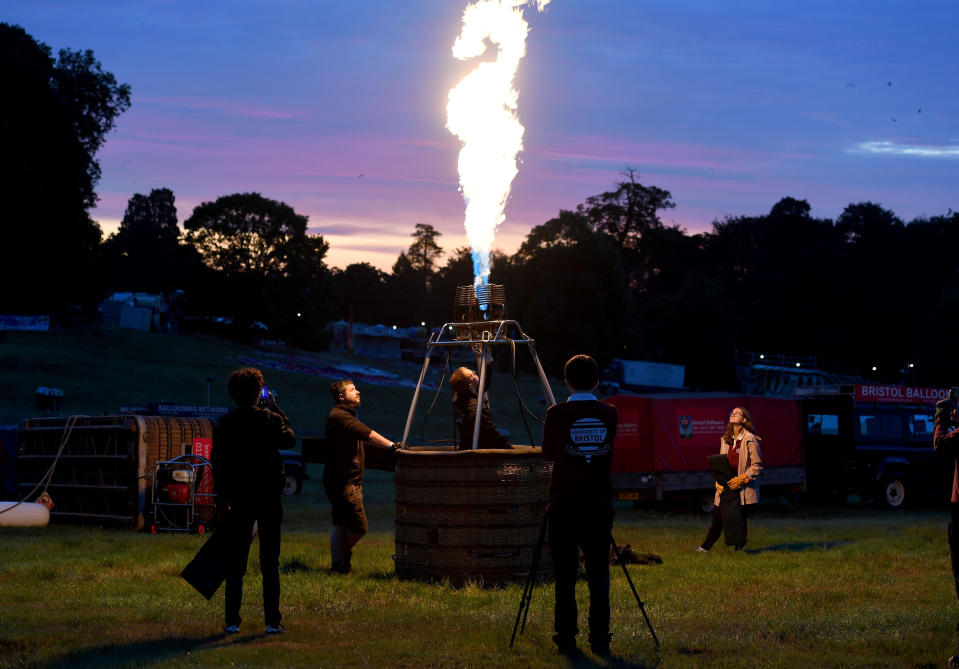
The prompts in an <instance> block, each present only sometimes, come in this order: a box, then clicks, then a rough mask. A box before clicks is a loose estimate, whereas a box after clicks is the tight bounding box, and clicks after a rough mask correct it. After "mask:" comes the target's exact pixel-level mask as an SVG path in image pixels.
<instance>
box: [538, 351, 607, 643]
mask: <svg viewBox="0 0 959 669" xmlns="http://www.w3.org/2000/svg"><path fill="white" fill-rule="evenodd" d="M563 372H564V377H565V379H566V387H567V389H568V390H569V393H570V395H569V399H568V400H567V401H566V402H561V403H559V404H554V405H553V406H551V407H550V408H549V409H547V411H546V423H545V425H544V426H543V457H545V458H546V459H547V460H552V461H553V474H552V477H551V479H550V484H549V507H548V509H547V512H546V513H547V515H548V528H549V543H550V552H551V555H552V558H553V572H554V576H555V593H556V602H555V607H554V620H553V628H554V631H555V634H554V635H553V642H554V643H555V644H556V647H557V649H558V651H559V652H560V653H561V654H563V655H567V656H573V655H576V654H577V653H578V650H577V648H576V634H577V633H578V631H579V630H578V628H577V624H576V619H577V612H576V577H577V573H578V571H579V549H580V548H582V551H583V557H584V559H585V563H586V580H587V583H588V584H589V645H590V647H591V648H592V650H593V652H594V653H596V654H597V655H604V656H605V655H609V652H610V651H609V641H610V634H609V551H610V544H611V542H612V529H613V503H612V480H611V476H610V472H611V467H612V460H613V442H614V441H615V439H616V425H617V417H616V408H615V407H613V406H611V405H609V404H606V403H604V402H600V401H599V400H597V399H596V396H595V395H594V394H593V393H594V391H595V390H596V386H597V385H598V384H599V368H598V367H597V365H596V361H595V360H593V358H591V357H589V356H588V355H575V356H573V357H572V358H570V359H569V360H568V361H567V362H566V366H565V367H564V370H563Z"/></svg>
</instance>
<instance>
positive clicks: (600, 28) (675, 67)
mask: <svg viewBox="0 0 959 669" xmlns="http://www.w3.org/2000/svg"><path fill="white" fill-rule="evenodd" d="M465 6H466V2H465V0H393V1H387V0H363V1H359V0H353V1H345V0H343V1H335V2H334V1H332V0H270V1H267V0H262V1H256V0H231V1H230V2H220V1H217V2H213V1H210V2H197V1H196V0H135V1H133V2H131V1H130V0H60V1H56V0H0V21H4V22H7V23H12V24H18V25H21V26H23V28H24V29H25V30H26V31H27V32H28V33H29V34H30V35H32V36H33V37H34V38H35V39H37V40H38V41H41V42H44V43H46V44H47V45H49V46H50V47H51V48H52V49H53V51H54V53H56V51H57V50H58V49H60V48H71V49H74V50H79V49H92V50H93V52H94V54H95V56H96V57H97V58H98V59H99V61H100V62H101V63H102V65H103V68H104V69H105V70H107V71H109V72H112V73H113V74H115V75H116V76H117V79H118V80H119V81H120V82H123V83H128V84H130V86H131V88H132V91H133V97H132V100H133V104H132V106H131V108H130V110H129V111H127V112H126V113H125V114H123V115H122V116H121V117H120V118H119V120H118V124H117V129H116V130H115V131H114V132H113V133H112V134H110V135H109V136H108V139H107V144H106V146H105V147H104V148H103V149H102V150H101V152H100V153H99V154H98V157H99V160H100V165H101V167H102V169H103V177H102V179H101V181H100V184H99V187H98V192H99V195H100V203H99V206H98V207H97V208H96V209H95V210H94V211H93V212H92V215H93V218H94V219H95V220H97V221H99V222H100V224H101V225H102V227H103V229H104V231H105V233H110V232H112V231H113V230H115V229H116V226H117V225H118V223H119V221H120V219H121V218H122V216H123V211H124V209H125V207H126V203H127V200H128V199H129V198H130V197H131V196H132V195H133V194H134V193H144V194H146V193H149V192H150V190H151V189H153V188H161V187H168V188H171V189H172V190H173V192H174V194H175V195H176V199H177V200H176V201H177V210H178V213H179V218H180V221H181V223H182V221H184V220H185V219H186V218H188V217H189V215H190V213H191V212H192V210H193V207H195V206H196V205H197V204H199V203H200V202H204V201H210V200H214V199H216V198H217V197H219V196H221V195H227V194H230V193H237V192H246V191H256V192H259V193H261V194H262V195H264V196H265V197H269V198H273V199H277V200H282V201H284V202H286V203H287V204H289V205H291V206H292V207H293V208H294V209H295V210H296V211H297V212H299V213H301V214H306V215H308V216H309V220H310V231H311V232H315V233H320V234H322V235H323V236H324V237H325V238H326V240H327V241H328V242H330V245H331V249H330V253H329V256H328V258H327V260H328V264H330V265H332V266H337V267H341V268H342V267H345V266H346V265H347V264H349V263H351V262H359V261H367V262H371V263H373V264H374V265H376V266H378V267H380V268H382V269H384V270H387V271H389V269H390V268H391V266H392V264H393V262H394V260H395V259H396V256H397V255H398V254H399V252H400V251H402V250H405V249H406V247H407V246H408V245H409V241H410V238H409V234H410V233H411V232H412V230H413V227H414V225H415V224H416V223H430V224H432V225H434V226H435V227H436V228H437V229H439V230H440V231H441V232H442V233H443V236H442V237H441V238H440V240H439V241H440V243H441V245H442V246H443V247H444V248H445V249H447V250H452V249H454V248H456V247H459V246H464V245H467V243H468V242H467V241H466V236H465V231H464V229H463V211H464V204H463V201H462V198H461V197H460V195H459V193H458V192H457V186H458V177H457V173H456V160H457V155H458V152H459V141H458V140H457V139H456V138H455V137H454V136H453V135H451V134H450V133H449V131H447V130H446V128H445V122H446V112H445V107H446V98H447V94H448V92H449V89H450V88H451V87H452V86H454V85H455V84H456V82H457V81H458V80H459V79H460V78H461V77H462V76H463V75H465V74H466V73H467V72H468V71H469V70H470V69H472V68H473V67H474V66H475V63H474V62H466V63H461V62H459V61H456V60H454V59H453V57H452V55H451V47H452V44H453V40H454V39H455V38H456V36H457V35H458V34H459V30H460V20H461V15H462V11H463V9H464V7H465ZM526 15H527V20H528V21H529V23H530V34H529V37H528V39H527V55H526V58H525V60H524V61H523V63H522V64H521V65H520V71H519V75H518V78H517V82H516V85H517V88H518V90H519V118H520V121H521V122H522V123H523V125H524V126H525V127H526V135H525V149H524V151H523V152H521V153H520V159H521V161H522V162H521V165H520V171H519V175H518V176H517V177H516V180H515V181H514V182H513V190H512V196H511V198H510V200H509V203H508V204H507V207H506V218H507V220H506V222H505V223H504V224H503V226H502V227H501V228H500V230H499V232H498V234H497V238H496V244H495V246H496V247H498V248H501V249H503V250H504V251H507V252H513V251H515V250H516V248H517V247H518V246H519V244H520V243H521V241H522V240H523V238H524V237H525V236H526V234H527V233H528V232H529V230H530V228H532V227H533V226H534V225H538V224H540V223H543V222H545V221H546V220H548V219H549V218H551V217H553V216H555V215H556V214H557V212H558V211H559V210H560V209H573V208H575V207H576V205H577V204H579V203H581V202H583V201H584V200H585V199H586V198H587V197H589V196H590V195H595V194H598V193H600V192H603V191H605V190H609V189H611V188H612V187H613V185H614V184H615V182H616V181H617V180H619V179H620V178H621V175H620V173H621V172H622V171H623V170H624V169H625V168H626V167H627V166H629V167H633V168H635V169H636V170H637V171H638V172H639V175H640V181H641V182H642V183H644V184H646V185H655V186H659V187H661V188H665V189H666V190H669V191H670V192H671V193H672V195H673V199H674V201H675V202H676V205H677V206H676V208H675V209H672V210H670V211H667V212H665V215H664V221H665V222H666V223H677V224H680V225H682V226H683V227H684V228H685V229H686V230H687V231H688V232H699V231H703V230H708V229H711V224H712V221H714V220H716V219H721V218H723V217H724V216H726V215H727V214H728V215H745V214H749V215H752V214H763V213H766V212H768V211H769V209H770V207H771V206H772V205H773V204H775V203H776V202H777V201H778V200H779V199H780V198H781V197H784V196H787V195H788V196H792V197H795V198H800V199H806V200H808V202H809V204H810V205H811V206H812V211H813V215H815V216H819V217H829V218H835V217H836V216H838V215H839V214H840V213H841V212H842V210H843V208H844V207H845V206H846V205H847V204H849V203H852V202H861V201H867V200H868V201H872V202H877V203H879V204H881V205H882V206H884V207H886V208H888V209H891V210H892V211H894V212H895V213H896V214H898V215H899V216H900V217H901V218H903V219H904V220H906V221H909V220H911V219H912V218H914V217H916V216H922V215H930V216H931V215H936V214H945V213H946V212H947V211H948V210H949V209H950V208H951V209H954V210H955V209H959V86H957V83H959V81H957V80H959V77H957V75H956V70H957V66H959V40H957V39H956V27H957V26H959V20H957V19H959V4H957V3H956V0H910V1H909V2H906V1H905V0H899V1H887V0H801V1H800V0H780V1H775V2H771V1H770V0H751V1H745V0H724V1H722V2H715V1H714V0H710V1H706V0H552V2H551V4H549V5H548V6H547V8H546V11H545V12H543V13H538V12H535V11H533V10H532V9H528V10H527V11H526ZM494 272H495V270H494Z"/></svg>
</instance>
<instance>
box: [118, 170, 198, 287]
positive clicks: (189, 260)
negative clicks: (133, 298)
mask: <svg viewBox="0 0 959 669" xmlns="http://www.w3.org/2000/svg"><path fill="white" fill-rule="evenodd" d="M103 254H104V258H105V259H106V262H107V269H108V272H109V283H108V285H107V287H108V288H110V289H117V290H132V291H143V292H161V293H166V292H170V291H173V290H176V289H186V288H189V287H192V286H193V284H194V283H195V282H197V281H199V280H200V276H201V274H202V273H203V265H202V262H201V261H200V257H199V254H198V253H197V251H196V249H195V248H194V247H193V246H190V245H185V244H181V243H180V229H179V227H178V226H177V215H176V203H175V199H174V196H173V191H171V190H170V189H169V188H156V189H154V190H152V191H150V194H149V195H142V194H140V193H137V194H136V195H134V196H133V197H131V198H130V201H129V202H128V203H127V209H126V212H125V213H124V215H123V220H122V221H121V222H120V229H119V230H117V232H116V233H115V234H114V235H111V237H110V238H109V239H107V241H106V242H105V243H104V245H103Z"/></svg>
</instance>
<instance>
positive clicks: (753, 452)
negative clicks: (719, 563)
mask: <svg viewBox="0 0 959 669" xmlns="http://www.w3.org/2000/svg"><path fill="white" fill-rule="evenodd" d="M755 429H756V428H755V427H753V419H752V416H750V415H749V411H747V410H746V408H745V407H736V408H734V409H733V410H732V411H731V412H730V413H729V423H728V424H727V425H726V432H725V434H724V435H723V437H722V439H720V441H719V453H720V455H726V457H728V458H729V465H730V467H732V469H733V471H735V472H736V476H734V477H733V478H731V479H729V487H730V489H732V490H738V491H739V504H740V507H739V516H740V519H741V520H740V522H741V523H742V538H743V540H742V542H741V543H738V544H736V550H737V551H738V550H740V549H741V548H742V547H743V546H745V545H746V541H747V540H746V536H747V535H746V518H747V515H748V513H747V511H748V509H749V507H750V506H752V505H753V504H758V503H759V481H758V480H757V479H758V478H759V472H761V471H762V469H763V462H762V455H761V453H760V450H759V442H760V439H759V437H757V436H756V435H755V433H754V431H755ZM722 492H723V486H721V485H719V484H718V483H717V484H716V499H715V501H714V504H715V507H714V508H713V522H712V524H711V525H710V526H709V530H707V531H706V538H705V539H703V543H701V544H700V545H699V546H697V547H696V552H698V553H708V552H709V549H710V548H712V547H713V544H714V543H716V540H717V539H719V536H720V535H721V534H722V533H723V514H722V509H721V508H720V499H719V496H720V493H722ZM727 536H728V535H727ZM732 541H735V540H732Z"/></svg>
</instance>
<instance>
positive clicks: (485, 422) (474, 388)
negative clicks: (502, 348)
mask: <svg viewBox="0 0 959 669" xmlns="http://www.w3.org/2000/svg"><path fill="white" fill-rule="evenodd" d="M492 371H493V370H492V362H490V361H488V362H487V363H486V379H485V386H486V387H485V388H484V389H483V392H480V391H479V375H478V374H477V373H476V372H474V371H473V370H472V369H470V368H469V367H460V368H459V369H457V370H456V371H455V372H453V374H452V375H451V376H450V387H451V388H452V389H453V415H454V418H455V420H456V427H457V428H458V429H459V434H460V444H459V450H461V451H468V450H470V449H472V448H473V430H474V428H475V426H476V408H477V407H478V406H480V405H481V404H482V400H481V397H482V395H483V394H485V393H486V391H488V390H489V387H490V383H492V379H493V374H492ZM482 406H483V408H482V410H481V411H480V430H479V440H478V441H479V444H478V445H477V448H510V445H509V439H507V438H506V437H504V436H503V435H502V434H501V433H500V431H499V430H497V429H496V423H494V422H493V416H492V414H490V410H489V407H488V406H486V405H485V404H482Z"/></svg>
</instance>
